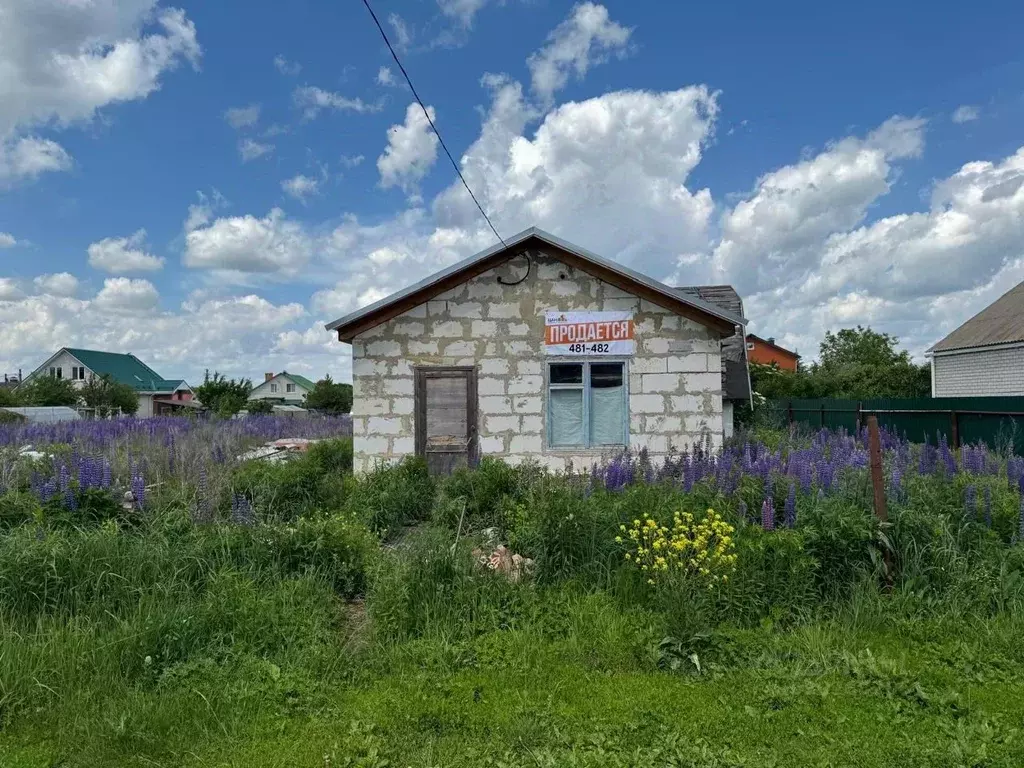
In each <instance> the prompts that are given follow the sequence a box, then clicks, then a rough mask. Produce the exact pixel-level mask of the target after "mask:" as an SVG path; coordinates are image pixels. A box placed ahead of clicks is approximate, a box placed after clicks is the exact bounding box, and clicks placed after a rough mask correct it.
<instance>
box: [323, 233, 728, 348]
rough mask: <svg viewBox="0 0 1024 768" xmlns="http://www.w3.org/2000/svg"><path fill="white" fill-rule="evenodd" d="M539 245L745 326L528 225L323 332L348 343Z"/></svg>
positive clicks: (631, 286)
mask: <svg viewBox="0 0 1024 768" xmlns="http://www.w3.org/2000/svg"><path fill="white" fill-rule="evenodd" d="M541 243H543V244H545V245H547V246H549V247H552V248H554V249H555V250H556V251H557V253H556V254H555V255H556V257H557V258H559V259H560V260H562V261H565V263H567V264H569V265H570V266H575V267H578V268H580V269H582V270H583V271H585V272H587V273H589V274H591V275H593V276H595V277H597V278H599V279H601V280H604V281H605V282H607V283H610V284H611V285H614V286H616V287H617V288H620V289H622V290H626V291H629V292H631V293H634V294H636V295H638V296H640V297H641V298H645V299H648V300H649V301H652V302H654V303H656V304H659V305H661V306H664V307H666V308H667V309H671V310H673V311H674V312H676V313H677V314H680V315H684V316H686V317H690V318H692V319H694V320H697V321H698V322H700V323H702V324H703V325H706V326H709V327H712V328H715V329H716V330H718V331H719V332H720V333H721V334H722V335H723V336H729V335H731V334H733V333H735V331H736V326H738V325H739V326H742V325H746V320H745V319H744V318H743V316H742V314H738V313H735V312H731V311H729V310H726V309H723V308H722V307H721V306H719V305H717V304H714V303H710V302H707V301H705V300H704V299H702V298H701V297H700V296H699V295H693V294H687V293H681V292H680V291H677V290H676V289H674V288H672V287H670V286H668V285H665V284H664V283H662V282H659V281H657V280H655V279H653V278H651V277H648V276H647V275H643V274H641V273H639V272H636V271H634V270H632V269H629V268H628V267H624V266H622V265H621V264H618V263H616V262H614V261H610V260H609V259H606V258H604V257H602V256H598V255H597V254H595V253H592V252H590V251H588V250H586V249H584V248H581V247H580V246H578V245H574V244H572V243H570V242H568V241H566V240H562V239H561V238H558V237H555V236H554V235H552V234H550V233H549V232H545V231H544V230H541V229H538V228H537V227H531V228H530V229H527V230H524V231H522V232H520V233H518V234H516V235H513V236H512V237H509V238H506V239H505V244H504V245H502V244H498V245H496V246H494V247H492V248H488V249H487V250H484V251H480V253H477V254H475V255H473V256H470V257H469V258H467V259H463V260H462V261H460V262H457V263H455V264H453V265H451V266H450V267H447V268H445V269H442V270H441V271H440V272H435V273H434V274H433V275H430V276H429V277H427V278H425V279H423V280H421V281H419V282H418V283H414V284H413V285H410V286H409V287H408V288H403V289H402V290H400V291H398V292H397V293H394V294H392V295H391V296H388V297H386V298H384V299H381V300H380V301H377V302H374V303H373V304H370V305H368V306H366V307H363V308H362V309H358V310H356V311H355V312H352V313H351V314H348V315H345V316H344V317H342V318H339V319H338V320H335V321H334V322H333V323H329V324H328V325H327V330H329V331H337V333H338V339H339V340H340V341H351V340H352V339H353V338H355V336H357V335H358V334H360V333H362V332H363V331H365V330H368V329H370V328H373V327H375V326H377V325H380V324H381V323H384V322H387V321H388V320H390V319H392V318H393V317H397V316H398V315H400V314H402V313H403V312H405V311H406V310H409V309H412V308H413V307H415V306H418V305H419V304H422V303H423V302H425V301H427V300H428V299H429V298H430V297H432V296H436V295H437V294H439V293H443V292H444V291H446V290H448V289H450V288H453V287H455V286H456V285H461V284H462V283H464V282H465V281H467V280H469V279H470V278H472V277H475V276H476V275H479V274H481V273H483V272H486V271H487V270H488V269H491V268H493V267H496V266H498V265H499V264H502V263H504V262H506V261H508V260H509V259H512V258H515V257H516V256H519V255H521V254H522V253H523V252H524V251H527V250H528V248H529V246H530V245H531V244H541Z"/></svg>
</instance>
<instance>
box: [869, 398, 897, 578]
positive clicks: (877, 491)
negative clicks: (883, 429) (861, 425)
mask: <svg viewBox="0 0 1024 768" xmlns="http://www.w3.org/2000/svg"><path fill="white" fill-rule="evenodd" d="M868 453H869V454H870V458H871V489H872V491H873V492H874V497H875V516H876V517H877V518H878V522H879V523H881V524H882V526H883V528H884V526H885V525H886V523H888V522H889V510H888V509H887V508H886V506H885V477H884V476H883V474H882V439H881V437H880V435H879V434H878V417H877V416H876V415H875V414H873V413H871V414H868ZM881 544H882V554H883V557H884V558H885V586H886V588H887V589H892V551H891V547H890V546H889V543H888V539H887V538H884V537H883V539H882V541H881Z"/></svg>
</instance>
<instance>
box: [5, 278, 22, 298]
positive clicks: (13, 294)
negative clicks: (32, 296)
mask: <svg viewBox="0 0 1024 768" xmlns="http://www.w3.org/2000/svg"><path fill="white" fill-rule="evenodd" d="M24 297H25V292H24V291H23V290H21V287H20V286H19V285H18V281H17V280H15V279H14V278H13V277H0V302H4V301H18V300H20V299H23V298H24Z"/></svg>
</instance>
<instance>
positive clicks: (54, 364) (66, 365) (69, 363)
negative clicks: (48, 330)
mask: <svg viewBox="0 0 1024 768" xmlns="http://www.w3.org/2000/svg"><path fill="white" fill-rule="evenodd" d="M81 365H82V363H80V362H78V358H76V357H73V356H72V355H71V354H70V353H69V352H61V353H60V354H59V355H57V357H56V358H54V359H53V360H51V361H50V362H49V363H47V364H46V365H45V366H44V367H43V369H42V370H41V371H39V373H38V374H36V375H37V376H49V375H50V369H51V368H60V369H61V378H62V379H67V380H68V381H71V369H72V368H75V367H81ZM85 374H86V376H90V375H91V374H92V371H91V370H90V369H88V368H86V369H85ZM72 383H73V384H74V385H75V386H76V387H80V386H82V385H83V384H84V383H85V382H84V381H74V382H72Z"/></svg>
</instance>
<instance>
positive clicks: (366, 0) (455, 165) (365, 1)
mask: <svg viewBox="0 0 1024 768" xmlns="http://www.w3.org/2000/svg"><path fill="white" fill-rule="evenodd" d="M363 5H365V6H366V10H368V11H369V12H370V16H372V17H373V23H374V24H376V25H377V30H378V31H379V32H380V36H381V37H383V38H384V44H385V45H387V47H388V50H389V51H391V57H392V58H393V59H394V60H395V64H397V65H398V69H399V70H400V71H401V73H402V76H403V77H404V78H405V82H407V83H408V84H409V90H411V91H412V95H413V97H414V98H415V99H416V102H417V103H418V104H419V105H420V109H422V110H423V116H424V117H426V118H427V122H428V123H430V127H431V129H432V130H433V131H434V135H435V136H437V140H438V141H439V142H440V143H441V149H443V150H444V153H445V154H446V155H448V160H449V161H450V162H451V164H452V168H454V169H455V173H457V174H458V175H459V179H460V180H461V181H462V186H464V187H465V188H466V191H467V192H469V196H470V197H471V198H473V202H474V203H476V207H477V208H478V209H479V211H480V215H481V216H483V217H484V221H486V222H487V226H489V227H490V228H491V232H493V233H494V236H495V237H496V238H498V240H500V241H501V244H502V245H503V246H505V247H506V248H508V243H506V242H505V238H503V237H502V236H501V235H499V234H498V230H497V229H495V228H494V224H492V223H491V217H490V216H488V215H487V211H485V210H484V207H483V206H482V205H480V201H479V200H477V199H476V195H474V194H473V190H472V189H470V187H469V183H468V182H467V181H466V177H465V176H463V175H462V170H461V169H460V168H459V164H458V163H456V162H455V158H454V157H452V153H451V152H449V151H448V147H447V146H446V145H445V143H444V139H443V138H442V137H441V132H440V131H439V130H437V126H436V125H434V121H433V120H432V119H431V117H430V112H428V111H427V107H426V105H425V104H424V103H423V99H421V98H420V95H419V94H418V93H417V92H416V86H415V85H413V84H412V78H410V77H409V73H408V72H406V71H405V67H403V66H402V61H401V60H400V59H399V58H398V54H397V53H395V48H394V46H393V45H391V41H390V40H388V35H387V32H385V31H384V27H383V26H381V23H380V20H379V19H378V18H377V14H376V13H374V12H373V8H372V7H370V0H363Z"/></svg>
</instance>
